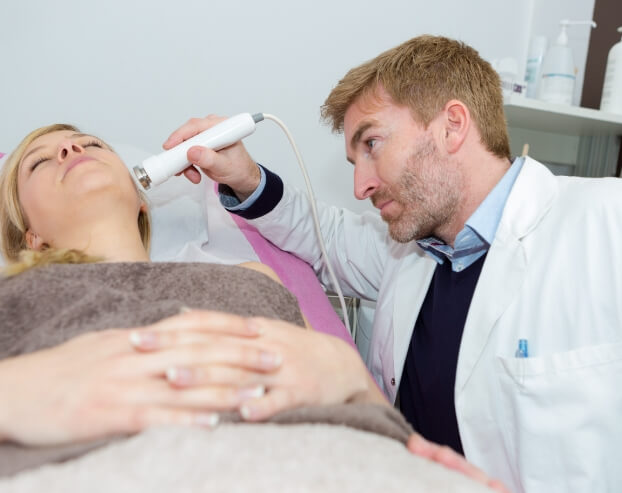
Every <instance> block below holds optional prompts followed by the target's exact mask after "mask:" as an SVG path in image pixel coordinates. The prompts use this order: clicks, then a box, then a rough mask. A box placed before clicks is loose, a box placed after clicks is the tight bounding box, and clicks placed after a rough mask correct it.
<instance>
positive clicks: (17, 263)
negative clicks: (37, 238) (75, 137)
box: [0, 123, 151, 275]
mask: <svg viewBox="0 0 622 493" xmlns="http://www.w3.org/2000/svg"><path fill="white" fill-rule="evenodd" d="M61 130H71V131H74V132H79V130H78V128H76V127H74V126H73V125H68V124H66V123H55V124H53V125H48V126H45V127H41V128H38V129H36V130H34V131H32V132H30V133H29V134H28V135H27V136H26V137H24V139H23V140H22V141H21V142H20V143H19V145H18V146H17V148H16V149H15V150H14V151H13V152H12V153H11V154H10V155H9V157H8V158H7V160H6V162H5V163H4V166H3V167H2V170H1V171H0V233H1V238H0V252H1V253H2V256H3V257H4V259H5V260H6V261H7V262H8V263H9V265H8V267H7V269H6V270H5V273H6V274H8V275H12V274H17V273H19V272H22V271H24V270H27V269H29V268H31V267H35V266H40V265H46V264H50V263H65V264H66V263H86V262H97V261H99V260H101V259H99V258H96V257H90V256H88V255H86V254H85V253H83V252H81V251H78V250H68V249H54V248H46V249H44V250H42V251H33V250H30V249H29V248H28V244H27V243H26V231H27V229H28V226H27V224H26V217H25V214H24V211H23V209H22V206H21V204H20V201H19V191H18V187H17V183H18V181H17V177H18V172H19V164H20V163H21V161H22V158H23V157H24V153H25V152H26V148H27V147H28V146H29V145H30V144H31V143H32V142H33V141H34V140H35V139H37V138H38V137H41V136H43V135H47V134H49V133H52V132H58V131H61ZM137 192H138V194H139V195H140V197H141V199H142V200H143V202H144V203H145V204H146V203H147V199H146V197H145V196H144V194H143V193H142V192H141V191H140V190H138V189H137ZM138 229H139V231H140V236H141V240H142V243H143V245H144V246H145V249H146V250H147V251H149V247H150V245H151V219H150V217H149V212H148V211H142V210H141V211H140V213H139V214H138Z"/></svg>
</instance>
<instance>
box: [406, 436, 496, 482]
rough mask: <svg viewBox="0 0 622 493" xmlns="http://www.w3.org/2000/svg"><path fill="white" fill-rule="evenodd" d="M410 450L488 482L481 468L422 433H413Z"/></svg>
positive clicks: (409, 444) (408, 445)
mask: <svg viewBox="0 0 622 493" xmlns="http://www.w3.org/2000/svg"><path fill="white" fill-rule="evenodd" d="M407 447H408V450H410V451H411V452H412V453H414V454H415V455H418V456H420V457H424V458H426V459H429V460H432V461H434V462H438V463H439V464H442V465H444V466H445V467H448V468H450V469H453V470H455V471H459V472H461V473H463V474H465V475H466V476H468V477H470V478H472V479H474V480H476V481H479V482H483V483H487V482H488V480H489V479H488V476H487V475H486V474H485V473H484V472H483V471H482V470H480V469H479V468H477V467H475V466H474V465H473V464H471V463H470V462H468V461H467V460H466V459H465V458H464V457H463V456H462V455H460V454H458V453H457V452H456V451H454V450H452V449H451V448H449V447H446V446H442V445H438V444H436V443H432V442H429V441H428V440H426V439H425V438H423V437H422V436H421V435H418V434H413V435H411V436H410V438H409V439H408V443H407Z"/></svg>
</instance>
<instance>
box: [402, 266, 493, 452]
mask: <svg viewBox="0 0 622 493" xmlns="http://www.w3.org/2000/svg"><path fill="white" fill-rule="evenodd" d="M485 258H486V255H483V256H482V257H481V258H479V259H478V260H476V261H475V262H474V263H473V264H471V265H470V266H469V267H467V268H466V269H464V270H463V271H462V272H454V271H452V270H451V262H449V261H447V260H445V262H444V263H442V264H439V265H438V266H437V267H436V270H435V271H434V277H433V278H432V282H431V284H430V287H429V288H428V292H427V294H426V296H425V300H424V301H423V305H422V306H421V310H420V312H419V317H418V318H417V322H416V323H415V329H414V331H413V335H412V338H411V340H410V345H409V347H408V353H407V355H406V362H405V363H404V371H403V373H402V380H401V382H400V388H399V401H400V410H401V411H402V414H404V416H405V417H406V419H407V420H408V421H409V422H410V424H411V425H412V426H413V428H414V429H415V431H417V432H418V433H420V434H421V435H422V436H423V437H424V438H426V439H427V440H431V441H433V442H436V443H440V444H442V445H448V446H450V447H451V448H452V449H454V450H455V451H457V452H460V453H463V452H462V443H461V441H460V434H459V432H458V422H457V420H456V410H455V405H454V384H455V381H456V366H457V364H458V351H459V349H460V340H461V338H462V330H463V329H464V323H465V321H466V317H467V313H468V311H469V305H470V304H471V298H473V292H474V291H475V286H476V284H477V280H478V279H479V274H480V272H481V270H482V266H483V265H484V260H485ZM415 282H416V281H415Z"/></svg>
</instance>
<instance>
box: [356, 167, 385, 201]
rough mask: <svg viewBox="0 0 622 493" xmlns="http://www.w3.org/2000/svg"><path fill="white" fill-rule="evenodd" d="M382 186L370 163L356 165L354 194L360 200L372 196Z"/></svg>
mask: <svg viewBox="0 0 622 493" xmlns="http://www.w3.org/2000/svg"><path fill="white" fill-rule="evenodd" d="M379 186H380V180H379V179H378V176H377V175H376V171H375V170H374V167H373V166H372V165H370V164H365V163H361V164H355V165H354V196H355V197H356V198H357V199H359V200H365V199H367V198H369V197H371V196H372V195H373V194H374V192H375V191H376V190H377V189H378V187H379Z"/></svg>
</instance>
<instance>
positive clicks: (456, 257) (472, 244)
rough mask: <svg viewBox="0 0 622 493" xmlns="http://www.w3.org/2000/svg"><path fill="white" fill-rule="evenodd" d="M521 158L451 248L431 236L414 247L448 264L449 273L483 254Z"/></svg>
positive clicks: (498, 219)
mask: <svg viewBox="0 0 622 493" xmlns="http://www.w3.org/2000/svg"><path fill="white" fill-rule="evenodd" d="M524 161H525V159H524V158H522V157H521V158H517V159H515V160H514V162H513V163H512V166H510V169H508V170H507V171H506V173H505V174H504V175H503V178H501V180H499V183H497V184H496V185H495V187H494V188H493V189H492V190H491V191H490V193H489V194H488V195H487V196H486V198H485V199H484V201H483V202H482V203H481V204H480V205H479V207H478V208H477V209H476V210H475V212H474V213H473V214H472V215H471V217H469V219H468V220H467V222H466V224H465V225H464V228H462V231H460V232H459V233H458V235H457V236H456V241H455V242H454V247H453V248H452V247H451V246H450V245H447V244H446V243H444V242H443V241H442V240H439V239H438V238H434V237H433V236H430V237H428V238H423V239H421V240H417V244H418V245H419V246H420V247H421V248H422V249H423V250H424V251H425V252H426V253H427V254H428V255H429V256H430V257H432V258H433V259H434V260H436V261H437V262H438V263H439V264H442V263H443V262H444V261H445V259H448V260H449V261H450V262H451V270H453V271H454V272H460V271H462V270H464V269H466V268H467V267H469V266H470V265H471V264H472V263H473V262H475V261H476V260H477V259H478V258H480V257H481V256H482V255H484V254H485V253H486V252H487V251H488V248H490V245H491V243H492V240H494V238H495V234H496V233H497V228H498V227H499V222H500V221H501V215H502V214H503V209H504V208H505V203H506V202H507V200H508V197H509V196H510V192H511V191H512V187H513V186H514V182H515V181H516V178H517V177H518V174H519V173H520V170H521V168H522V167H523V162H524Z"/></svg>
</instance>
